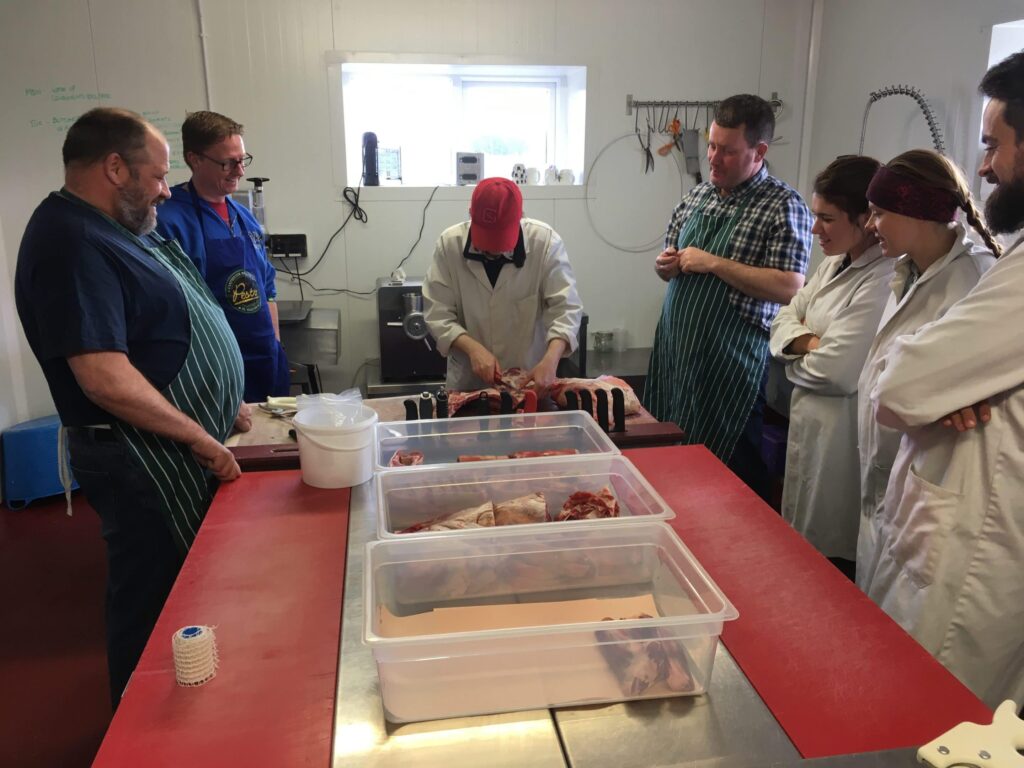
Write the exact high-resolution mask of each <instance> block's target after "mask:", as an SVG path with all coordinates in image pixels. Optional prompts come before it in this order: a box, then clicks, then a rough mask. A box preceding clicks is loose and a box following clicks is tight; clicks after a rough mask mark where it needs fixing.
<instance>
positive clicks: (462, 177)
mask: <svg viewBox="0 0 1024 768" xmlns="http://www.w3.org/2000/svg"><path fill="white" fill-rule="evenodd" d="M483 178H484V153H483V152H456V153H455V183H456V184H458V185H459V186H460V187H461V186H465V185H466V184H478V183H480V182H481V181H482V180H483Z"/></svg>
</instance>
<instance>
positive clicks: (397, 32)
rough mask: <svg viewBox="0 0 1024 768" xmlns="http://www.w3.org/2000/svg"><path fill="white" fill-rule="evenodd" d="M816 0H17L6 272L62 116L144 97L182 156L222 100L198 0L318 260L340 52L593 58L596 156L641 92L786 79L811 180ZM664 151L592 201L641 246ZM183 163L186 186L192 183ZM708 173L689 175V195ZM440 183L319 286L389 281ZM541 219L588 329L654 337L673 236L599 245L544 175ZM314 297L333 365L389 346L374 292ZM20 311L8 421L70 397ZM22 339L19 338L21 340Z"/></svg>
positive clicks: (258, 167) (328, 198)
mask: <svg viewBox="0 0 1024 768" xmlns="http://www.w3.org/2000/svg"><path fill="white" fill-rule="evenodd" d="M811 7H812V0H762V1H760V2H754V1H752V0H599V1H594V0H522V1H517V2H497V0H391V1H390V2H381V3H376V4H369V3H364V2H354V1H353V0H333V1H332V0H290V1H289V2H287V3H284V2H279V1H278V0H203V1H202V2H198V3H197V2H195V0H44V1H42V2H40V1H39V0H13V1H11V0H8V2H5V3H3V4H0V51H2V53H0V56H2V57H3V58H2V61H3V70H4V72H5V78H4V83H3V84H2V85H0V89H2V90H0V99H2V102H0V103H3V104H4V105H5V110H4V112H3V114H2V116H0V146H3V147H4V152H3V157H2V159H0V172H2V177H3V178H4V180H5V182H6V183H5V184H4V185H3V188H2V189H0V220H2V221H3V223H4V232H3V245H4V246H5V247H4V248H3V249H0V257H2V264H3V268H4V269H5V270H6V273H7V275H8V276H9V277H13V274H14V262H15V256H16V254H17V248H18V242H19V240H20V236H21V232H22V231H23V229H24V225H25V223H26V221H27V219H28V217H29V215H30V214H31V211H32V209H33V208H34V207H35V205H36V204H37V203H38V201H39V200H40V199H42V198H43V197H44V196H45V194H46V193H47V192H48V191H50V190H52V189H56V188H58V187H59V186H60V183H61V169H60V163H59V154H60V144H61V141H62V137H63V136H62V131H61V128H63V129H64V130H66V125H67V122H68V119H73V118H74V116H76V115H78V114H80V113H81V112H83V111H85V109H87V108H88V107H90V106H93V105H95V104H96V103H104V104H112V105H114V104H116V105H119V106H125V107H128V108H132V109H136V110H139V111H145V112H147V113H149V114H151V115H152V117H153V118H154V119H155V120H157V121H158V125H159V126H160V127H161V128H163V129H164V130H165V132H167V133H168V135H169V138H170V139H171V143H172V150H173V149H175V148H176V147H178V148H180V135H176V126H177V125H178V124H179V122H180V119H182V118H183V117H184V113H185V110H187V109H199V108H204V107H206V106H207V105H206V103H205V94H206V90H205V88H204V81H203V57H202V52H201V47H200V42H199V22H200V20H199V14H198V12H197V8H201V9H202V22H203V25H204V27H205V32H206V41H207V46H206V49H207V65H208V72H209V94H210V108H212V109H215V110H217V111H220V112H223V113H225V114H228V115H230V116H232V117H234V118H235V119H237V120H239V121H240V122H242V123H244V124H245V125H246V146H247V148H248V149H249V150H250V151H251V152H252V153H253V154H254V155H255V157H256V161H255V163H254V164H253V165H252V167H251V168H250V169H249V171H250V173H251V174H252V175H261V176H269V177H270V178H271V182H270V183H269V184H268V185H267V187H266V192H267V207H268V216H269V220H270V225H271V230H272V231H275V230H276V231H279V232H304V233H306V234H307V235H308V236H309V245H310V252H311V254H319V253H320V251H321V250H322V249H323V247H324V245H325V244H326V242H327V240H328V238H329V237H330V235H331V234H332V232H333V231H334V230H335V229H336V228H337V226H338V225H339V224H340V223H341V221H342V220H343V218H344V216H345V214H346V212H347V207H346V206H345V205H343V204H342V203H341V202H340V200H339V195H338V192H339V190H338V188H337V187H336V186H335V179H334V177H333V174H332V165H333V163H332V157H331V151H332V142H331V131H332V129H333V128H334V127H335V126H333V125H332V121H331V114H330V99H329V98H328V96H329V94H328V87H329V86H328V78H327V60H328V58H329V57H328V52H330V51H347V52H353V51H355V52H377V53H380V52H384V53H388V52H390V53H421V54H443V55H449V56H451V55H455V56H463V55H467V56H473V55H475V56H479V55H488V56H497V57H503V58H505V59H507V60H516V61H521V62H522V63H539V64H582V65H586V66H587V68H588V73H587V86H588V94H587V157H586V162H587V165H588V167H589V166H590V164H591V162H592V160H593V159H594V157H595V156H596V154H597V153H598V152H599V151H600V150H601V149H602V148H603V147H604V146H605V145H606V144H607V143H608V142H609V141H611V140H613V139H615V138H616V137H618V136H620V135H622V134H624V133H626V132H629V131H631V130H632V129H633V117H627V115H626V114H625V101H626V94H627V93H632V94H633V95H634V97H635V98H637V99H717V98H723V97H725V96H728V95H730V94H733V93H738V92H755V93H760V94H762V95H764V96H769V95H770V94H771V93H772V92H773V91H775V92H778V94H779V95H780V97H781V98H782V99H783V100H784V101H785V102H786V108H785V110H784V112H783V114H782V116H781V118H780V121H779V128H778V133H779V134H780V135H781V136H783V137H784V141H783V142H780V144H779V145H778V146H776V147H773V148H772V150H771V153H770V156H769V157H770V159H771V160H772V161H773V167H774V170H775V172H776V173H777V174H778V175H780V176H781V177H782V178H784V179H786V180H788V181H790V182H791V183H795V182H796V179H797V178H798V175H799V168H798V164H799V158H800V145H801V136H800V131H801V127H802V124H803V118H804V116H803V112H802V106H803V101H804V88H805V75H806V60H807V49H808V45H809V29H810V12H811ZM725 48H728V50H729V55H728V56H723V55H722V51H723V49H725ZM71 85H74V86H75V87H76V89H77V93H79V94H83V93H85V94H91V96H88V97H81V98H79V99H77V100H72V101H53V100H52V97H53V95H54V93H53V89H54V88H59V87H65V88H67V87H69V86H71ZM26 89H32V90H31V91H30V90H26ZM36 91H38V93H36ZM52 118H57V119H58V120H57V122H56V123H53V124H51V123H50V120H51V119H52ZM409 119H410V120H416V119H417V116H416V115H410V116H409ZM34 120H41V121H42V124H40V125H37V124H35V123H33V122H32V121H34ZM658 160H659V166H658V169H657V171H656V172H655V173H654V174H651V175H647V176H645V175H644V174H643V173H642V165H641V159H640V155H639V152H638V149H637V145H636V141H635V139H633V140H623V141H618V142H615V143H614V144H612V146H610V147H609V148H608V149H607V151H606V152H605V154H604V155H603V156H602V160H601V163H600V164H599V165H598V166H597V168H596V169H595V171H594V174H593V184H592V185H591V187H590V195H591V198H592V199H591V200H590V204H591V211H592V214H593V216H594V218H595V220H596V221H598V223H599V227H600V228H601V232H602V233H603V234H604V235H605V237H606V238H608V239H609V240H612V241H614V242H616V243H621V244H633V245H635V244H638V243H645V242H649V241H651V240H652V239H656V238H658V236H659V235H660V234H661V233H662V232H663V229H664V226H665V223H666V221H667V219H668V215H669V212H670V209H671V207H672V206H673V205H674V203H675V202H676V201H677V200H678V197H679V194H680V177H679V174H678V172H677V171H676V169H675V168H674V167H673V166H672V165H670V164H669V161H668V160H664V159H661V158H658ZM178 165H179V168H177V169H175V170H174V171H173V173H172V180H173V181H182V180H184V178H185V174H184V171H183V170H182V169H181V168H180V163H179V164H178ZM691 183H692V181H691V180H690V179H689V177H687V178H686V179H685V183H684V188H688V187H689V186H690V184H691ZM429 192H430V190H429V189H400V190H394V189H383V188H381V189H373V190H369V191H365V190H364V195H363V206H364V208H365V209H366V211H367V213H368V215H369V222H368V223H367V224H365V225H364V224H360V223H358V222H355V221H353V222H352V223H350V224H349V226H348V228H347V229H346V231H345V233H344V235H343V236H339V237H338V238H337V239H336V240H335V243H334V244H333V245H332V247H331V249H330V250H329V252H328V254H327V257H326V258H325V259H324V262H323V265H322V267H321V268H319V269H318V270H317V271H316V272H315V273H314V274H313V276H312V278H311V279H312V280H313V282H314V283H315V284H316V285H317V286H320V287H336V288H350V289H353V290H369V289H371V288H372V287H373V284H374V280H375V278H377V277H379V276H383V275H387V274H389V273H390V271H391V270H392V269H393V268H394V266H395V265H396V264H397V263H398V261H399V259H401V257H402V256H404V255H405V254H406V253H407V252H408V250H409V248H410V246H411V245H412V243H413V241H414V240H415V238H416V234H417V231H418V230H419V226H420V216H421V212H422V210H423V205H424V203H425V202H426V199H427V196H428V194H429ZM468 198H469V191H468V190H466V189H442V190H440V191H439V192H438V194H437V196H436V197H435V200H434V202H433V203H432V204H431V206H430V209H429V210H428V212H427V217H426V226H425V229H424V233H423V239H422V241H421V242H420V244H419V245H418V246H417V248H416V250H415V252H414V253H413V255H412V257H411V258H410V260H409V261H408V262H407V263H406V265H405V269H406V271H407V273H408V274H410V275H417V274H422V273H423V272H424V271H425V270H426V266H427V264H428V262H429V257H430V254H431V252H432V248H433V243H434V241H435V239H436V237H437V235H438V234H439V233H440V231H441V230H442V229H443V228H444V227H445V226H447V225H449V224H452V223H455V222H456V221H459V220H461V219H464V218H465V217H466V209H467V207H468ZM526 212H527V215H531V216H534V217H537V218H541V219H544V220H547V221H549V222H550V223H551V224H552V225H553V226H554V227H555V228H556V229H557V230H558V231H559V232H560V233H561V235H562V237H563V239H564V240H565V241H566V243H567V246H568V249H569V254H570V259H571V260H572V262H573V265H574V267H575V269H576V273H577V278H578V281H579V289H580V293H581V295H582V297H583V299H584V302H585V305H586V309H587V311H588V312H589V314H590V315H591V323H592V324H591V327H592V328H602V327H613V326H617V327H625V328H627V329H628V331H629V335H630V340H631V342H632V343H635V344H637V345H644V344H648V343H649V342H650V339H651V337H652V336H653V331H654V326H655V323H656V319H657V313H658V309H659V307H660V303H661V296H662V295H663V290H664V288H663V284H661V283H660V281H658V280H657V278H656V277H655V276H654V274H653V271H652V269H651V267H650V264H651V261H652V260H653V256H654V255H655V254H656V253H657V251H658V250H659V248H658V247H652V248H651V249H650V251H648V252H647V253H644V254H630V253H623V252H620V251H617V250H615V249H614V248H612V247H609V246H608V245H606V244H604V243H603V242H601V240H600V239H599V238H598V236H597V235H596V234H595V233H594V232H593V230H592V229H591V227H590V225H589V223H588V221H587V215H586V201H585V199H584V197H583V190H582V188H574V189H563V188H559V189H556V190H554V191H548V192H545V191H544V190H543V189H540V190H533V191H531V192H530V193H528V195H527V202H526ZM308 263H310V264H311V263H312V259H311V260H310V261H309V262H308ZM278 284H279V291H280V294H281V296H282V297H283V298H290V297H297V295H298V290H297V288H296V286H294V285H290V284H288V282H287V281H286V279H279V281H278ZM11 301H12V299H11V295H10V288H9V285H8V280H0V304H2V305H4V306H6V307H9V306H10V302H11ZM317 304H318V305H320V306H327V307H338V308H340V309H341V310H342V313H343V320H342V323H343V333H342V355H343V365H342V367H341V371H340V372H339V375H338V376H337V377H336V378H337V379H338V380H339V381H343V383H345V384H346V385H347V383H348V380H349V378H350V377H351V375H352V374H353V373H354V372H355V370H356V368H357V367H358V366H359V365H360V364H361V363H362V362H363V361H364V360H365V359H367V358H375V357H377V354H378V352H377V338H376V324H375V320H374V316H375V314H374V313H375V304H374V302H373V300H372V299H371V300H366V299H360V298H354V297H352V298H347V297H344V296H322V297H320V298H318V299H317ZM9 314H10V313H9V311H8V313H7V315H5V314H3V313H2V312H0V331H4V332H5V333H4V334H2V335H0V343H2V344H4V349H5V354H4V356H3V357H4V358H5V359H6V360H9V361H11V365H10V375H11V377H12V378H14V379H17V380H18V382H16V383H15V384H12V386H10V387H4V389H3V391H0V428H3V427H4V426H7V425H8V424H10V423H12V422H14V421H18V420H21V419H24V418H29V417H35V416H40V415H44V414H46V413H50V412H52V410H53V408H52V403H51V401H50V400H49V397H48V395H47V393H46V387H45V385H44V382H43V379H42V376H41V373H40V372H39V369H38V366H37V365H36V363H35V361H34V359H33V358H32V356H31V354H30V353H29V352H28V350H27V347H26V346H25V344H24V341H23V339H22V337H21V334H20V329H16V333H14V334H12V331H11V329H10V328H9V327H8V326H10V325H12V323H11V318H10V317H9V316H8V315H9ZM12 335H15V336H17V337H18V338H19V339H20V341H19V342H18V343H16V344H15V343H13V342H12V341H11V338H12ZM3 383H4V382H2V381H0V385H2V384H3ZM18 384H20V386H19V385H18ZM22 390H23V391H24V392H25V393H26V396H25V397H24V398H21V399H19V397H18V396H17V395H16V393H17V392H18V391H22Z"/></svg>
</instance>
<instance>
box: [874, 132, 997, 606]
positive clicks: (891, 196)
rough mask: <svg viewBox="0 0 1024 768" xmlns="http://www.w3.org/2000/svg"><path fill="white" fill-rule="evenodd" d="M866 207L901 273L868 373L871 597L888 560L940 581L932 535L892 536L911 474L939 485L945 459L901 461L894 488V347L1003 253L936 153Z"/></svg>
mask: <svg viewBox="0 0 1024 768" xmlns="http://www.w3.org/2000/svg"><path fill="white" fill-rule="evenodd" d="M868 201H869V204H870V209H871V213H872V216H871V220H870V221H869V224H868V225H869V227H872V228H873V229H874V230H875V231H876V232H877V233H878V239H879V243H880V244H881V246H882V252H883V253H885V255H886V256H888V257H890V258H895V259H896V275H895V277H894V278H893V281H892V284H891V287H892V295H891V296H890V297H889V302H888V304H887V305H886V308H885V311H884V313H883V314H882V321H881V324H880V325H879V328H878V334H877V335H876V336H875V341H874V343H873V344H872V346H871V351H870V352H869V353H868V359H867V362H866V363H865V365H864V370H863V371H862V373H861V376H860V388H859V391H860V395H859V406H858V422H859V424H858V436H859V443H860V454H861V520H860V534H859V537H858V540H857V584H858V586H860V587H861V589H863V590H865V591H868V589H869V587H870V586H871V583H872V579H873V578H874V577H875V574H876V573H877V571H878V567H879V562H880V561H881V560H889V559H894V560H898V561H899V562H901V563H902V564H903V566H904V567H905V568H906V569H907V570H908V571H912V572H913V573H912V578H913V579H915V580H916V581H919V582H921V583H922V584H925V583H927V582H928V581H929V580H930V579H931V578H932V575H933V571H934V568H935V565H936V564H935V563H934V562H933V561H932V559H931V558H929V557H928V549H927V548H922V547H920V546H919V545H920V544H921V542H922V541H923V539H924V538H925V537H926V536H927V533H926V532H925V531H924V530H917V531H910V530H907V531H902V532H900V535H899V536H893V535H892V534H893V533H894V528H899V527H902V526H903V525H904V524H905V523H906V521H898V520H894V519H893V517H892V514H891V513H892V512H893V511H894V510H896V509H897V508H898V507H899V504H900V497H901V495H902V494H903V493H904V491H905V488H904V485H905V482H906V481H908V476H909V479H913V480H915V481H916V482H917V484H918V485H919V486H921V487H924V486H927V485H929V483H930V482H931V481H933V480H936V479H938V480H941V469H940V466H941V465H942V463H943V462H942V457H940V456H934V457H929V459H928V463H927V465H920V466H913V467H912V466H911V465H910V464H909V463H907V462H901V463H900V465H899V467H898V470H897V471H896V473H895V474H894V475H893V477H892V479H891V481H890V473H891V472H892V471H893V466H894V462H895V461H896V458H897V452H898V450H899V449H900V441H901V439H904V440H905V438H904V436H903V433H902V432H900V431H898V430H896V429H892V428H890V427H886V426H882V425H881V424H879V423H878V422H877V420H876V412H875V408H874V406H873V405H872V401H871V393H872V390H873V389H874V388H875V385H876V384H877V382H878V379H879V377H880V376H881V375H882V373H883V371H884V370H885V367H886V360H887V355H888V353H889V351H890V348H891V345H892V343H893V341H894V340H895V339H896V338H897V337H899V336H905V335H909V334H913V333H914V332H916V331H917V330H918V329H919V328H921V327H922V326H923V325H925V324H927V323H930V322H932V321H934V320H937V319H939V318H940V317H942V316H943V315H944V314H945V313H946V311H947V310H948V309H949V308H950V307H951V306H952V305H953V304H955V303H956V302H957V301H959V300H960V299H962V298H963V297H964V296H965V295H967V293H968V291H970V289H971V288H972V287H974V285H975V283H977V282H978V279H979V278H980V277H981V276H982V274H984V272H985V271H986V270H987V269H988V268H989V267H990V266H992V264H993V263H994V261H995V259H994V256H993V255H992V254H993V253H998V252H999V246H998V245H997V244H996V243H995V241H994V240H993V239H992V235H991V234H990V233H989V231H988V230H987V229H986V228H985V225H984V224H983V223H982V222H981V218H980V216H979V214H978V210H977V208H976V207H975V205H974V201H973V200H972V199H971V193H970V190H969V189H968V187H967V182H966V181H965V180H964V177H963V174H962V173H961V171H960V169H959V168H957V166H956V165H955V164H954V163H953V162H951V161H950V160H949V159H947V158H945V157H943V156H942V155H939V154H937V153H935V152H932V151H930V150H924V149H915V150H911V151H910V152H904V153H903V154H902V155H899V156H898V157H896V158H894V159H893V160H892V161H890V162H889V163H888V164H886V165H885V166H883V167H881V168H879V169H878V172H877V173H876V174H875V177H874V178H873V179H872V181H871V184H870V186H869V187H868ZM958 214H959V215H960V216H962V217H963V218H964V219H966V220H967V222H968V223H969V224H970V225H971V227H972V228H973V229H974V230H975V231H976V232H977V233H978V235H980V236H981V239H982V240H984V242H985V243H986V244H987V245H988V248H989V249H990V250H984V249H981V248H979V247H977V246H975V245H974V244H973V243H972V242H971V241H970V240H968V239H967V237H966V231H965V228H964V226H963V224H961V223H959V222H957V218H958ZM950 352H951V354H952V353H954V351H953V350H951V351H950ZM925 429H926V430H942V429H945V427H942V426H941V425H936V426H932V427H926V428H925ZM904 458H906V457H905V455H904ZM947 458H948V457H947ZM933 462H934V463H933ZM920 473H924V474H923V475H922V474H920ZM935 473H939V474H935Z"/></svg>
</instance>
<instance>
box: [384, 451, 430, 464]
mask: <svg viewBox="0 0 1024 768" xmlns="http://www.w3.org/2000/svg"><path fill="white" fill-rule="evenodd" d="M422 463H423V452H422V451H395V455H394V456H392V457H391V460H390V461H389V462H388V466H389V467H411V466H414V465H416V464H422Z"/></svg>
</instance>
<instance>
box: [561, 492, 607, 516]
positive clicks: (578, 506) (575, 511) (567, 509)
mask: <svg viewBox="0 0 1024 768" xmlns="http://www.w3.org/2000/svg"><path fill="white" fill-rule="evenodd" d="M618 516H619V502H618V501H617V500H616V498H615V496H614V494H613V493H612V491H611V488H609V487H608V486H605V487H604V488H602V489H601V490H600V491H598V492H597V493H592V492H591V491H577V492H576V493H574V494H572V495H571V496H570V497H569V498H568V499H566V500H565V503H564V504H563V505H562V511H561V512H559V513H558V520H559V521H563V520H597V519H598V518H602V517H618Z"/></svg>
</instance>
